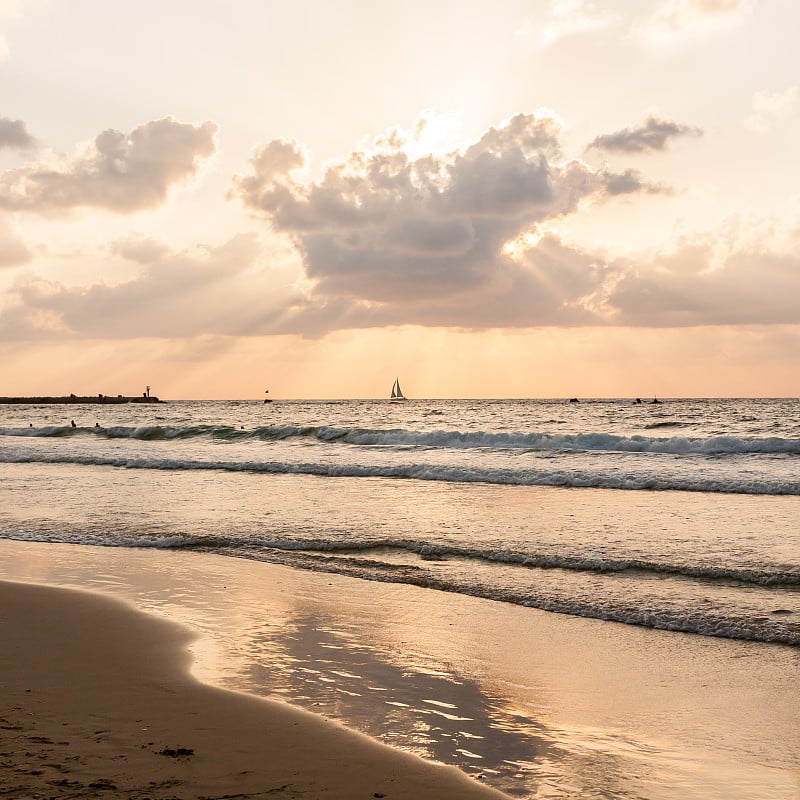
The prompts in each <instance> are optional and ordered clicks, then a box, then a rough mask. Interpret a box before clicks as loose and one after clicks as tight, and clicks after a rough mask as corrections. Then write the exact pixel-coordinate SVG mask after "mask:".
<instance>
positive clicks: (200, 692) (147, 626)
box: [0, 582, 501, 800]
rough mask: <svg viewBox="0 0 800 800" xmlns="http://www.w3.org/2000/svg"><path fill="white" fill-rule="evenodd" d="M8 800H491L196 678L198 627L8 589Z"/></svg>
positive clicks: (48, 590) (362, 740) (21, 587)
mask: <svg viewBox="0 0 800 800" xmlns="http://www.w3.org/2000/svg"><path fill="white" fill-rule="evenodd" d="M0 612H1V613H0V641H2V648H0V696H2V705H0V733H1V735H0V742H2V744H1V745H0V795H2V796H3V797H4V798H25V799H26V800H35V799H36V798H63V799H64V800H66V798H77V797H81V798H83V797H103V798H133V799H134V800H144V798H151V800H161V799H162V798H163V799H166V798H186V799H187V800H188V798H206V799H207V800H211V798H263V797H275V798H318V797H325V798H342V799H343V800H344V798H347V799H348V800H351V799H353V798H372V797H387V798H408V800H412V799H413V798H437V799H438V798H442V799H444V798H453V800H456V798H464V799H465V800H466V798H475V800H480V798H486V799H487V800H488V798H491V797H501V795H500V794H499V793H496V792H494V791H493V790H491V789H488V788H486V787H483V786H481V785H479V784H478V783H476V782H473V781H470V780H469V779H468V778H467V777H466V776H465V775H463V773H461V772H459V771H458V770H456V769H455V768H452V767H443V766H438V765H434V764H431V763H429V762H426V761H424V760H422V759H420V758H417V757H415V756H413V755H411V754H408V753H403V752H400V751H398V750H394V749H391V748H389V747H386V746H384V745H381V744H379V743H377V742H375V741H373V740H371V739H369V738H367V737H365V736H362V735H360V734H358V733H355V732H352V731H349V730H346V729H345V728H343V727H342V726H340V725H339V724H337V723H335V722H332V721H330V720H326V719H324V718H323V717H320V716H317V715H313V714H310V713H307V712H304V711H301V710H299V709H297V708H294V707H291V706H289V705H286V704H283V703H280V702H275V701H268V700H263V699H259V698H254V697H251V696H247V695H245V694H240V693H237V692H232V691H226V690H222V689H216V688H212V687H209V686H207V685H204V684H201V683H200V682H198V681H197V680H196V679H195V678H193V677H192V676H191V675H190V674H189V667H190V663H191V658H190V655H189V652H188V650H187V646H188V645H189V643H190V641H191V640H192V638H193V637H192V635H191V634H190V632H189V631H188V629H186V628H184V627H182V626H178V625H175V624H173V623H170V622H167V621H165V620H160V619H157V618H155V617H153V616H150V615H146V614H144V613H142V612H139V611H137V610H135V609H133V608H132V607H131V606H128V605H126V604H124V603H122V602H118V601H115V600H112V599H109V598H106V597H101V596H99V595H96V594H92V593H84V592H77V591H74V590H68V589H58V588H52V587H42V586H35V585H27V584H21V583H8V582H6V583H0Z"/></svg>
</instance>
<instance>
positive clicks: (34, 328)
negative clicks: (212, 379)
mask: <svg viewBox="0 0 800 800" xmlns="http://www.w3.org/2000/svg"><path fill="white" fill-rule="evenodd" d="M141 244H142V245H143V246H142V247H136V246H133V247H131V244H130V242H128V243H125V244H122V245H120V244H119V243H115V244H114V245H112V248H111V249H112V251H115V252H117V253H119V254H120V255H123V256H125V257H127V258H131V257H135V259H136V260H137V261H139V263H142V265H143V270H142V272H141V274H140V275H139V276H137V277H136V278H134V279H132V280H129V281H125V282H123V283H119V284H116V285H106V284H102V283H96V284H94V285H91V286H65V285H63V284H61V283H57V282H52V281H44V280H41V279H39V278H37V277H36V276H31V275H23V276H20V277H19V278H18V280H17V281H16V283H15V285H14V286H13V287H12V290H11V291H10V292H9V298H10V302H9V304H8V305H7V306H6V308H5V309H3V311H2V312H0V339H2V340H8V341H19V340H39V339H48V338H53V337H58V338H59V339H64V338H65V337H66V338H76V339H95V338H102V339H129V338H148V337H154V338H175V339H189V338H192V337H194V336H202V335H211V336H216V335H221V336H247V335H255V334H263V333H269V332H271V331H272V330H274V329H275V328H276V326H277V324H278V323H279V321H280V319H281V318H282V317H283V316H285V315H286V314H287V313H290V311H291V309H292V308H293V307H294V305H295V304H296V302H297V301H298V300H299V299H300V297H301V293H300V292H299V290H297V289H296V288H295V287H294V286H292V285H291V284H290V282H289V281H288V280H286V278H285V275H284V274H283V273H281V272H280V271H279V270H277V269H275V268H273V267H271V266H269V265H266V264H264V263H263V262H264V260H265V258H266V257H267V256H268V255H269V251H267V250H265V248H264V245H263V243H262V242H261V241H260V239H259V238H258V237H257V236H256V235H254V234H240V235H238V236H235V237H234V238H233V239H231V240H230V241H228V242H226V243H224V244H222V245H220V246H218V247H211V248H198V249H197V250H195V251H184V252H170V251H169V250H168V249H167V248H165V247H163V246H161V247H158V246H157V245H158V243H157V242H153V241H151V240H142V242H141ZM148 250H149V251H150V252H151V254H152V257H153V260H152V261H150V262H149V263H145V262H144V255H145V253H146V252H147V251H148Z"/></svg>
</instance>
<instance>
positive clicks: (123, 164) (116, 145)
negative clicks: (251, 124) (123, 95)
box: [0, 117, 217, 214]
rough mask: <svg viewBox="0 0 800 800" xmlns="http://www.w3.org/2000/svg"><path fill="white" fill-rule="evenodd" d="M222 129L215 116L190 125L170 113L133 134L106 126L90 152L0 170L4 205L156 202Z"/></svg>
mask: <svg viewBox="0 0 800 800" xmlns="http://www.w3.org/2000/svg"><path fill="white" fill-rule="evenodd" d="M216 130H217V126H216V125H215V124H214V123H212V122H205V123H203V124H201V125H190V124H186V123H181V122H178V121H177V120H175V119H172V118H171V117H168V118H166V119H161V120H155V121H153V122H147V123H145V124H144V125H140V126H139V127H137V128H135V129H134V130H133V131H131V132H130V133H128V134H125V133H122V132H120V131H116V130H107V131H104V132H103V133H101V134H99V135H98V136H97V137H96V139H95V140H94V143H93V145H92V146H91V147H90V148H89V149H88V151H87V152H85V153H83V154H82V155H80V156H78V157H76V158H74V159H73V160H72V161H71V162H69V163H67V164H65V165H63V166H61V167H59V168H51V167H49V166H48V167H45V166H42V165H33V166H26V167H23V168H21V169H15V170H9V171H7V172H5V173H3V174H2V175H0V207H2V208H6V209H10V210H16V211H33V212H37V213H42V214H47V213H54V212H55V213H57V212H61V211H65V210H68V209H73V208H79V207H93V208H102V209H106V210H109V211H115V212H119V213H129V212H133V211H140V210H142V209H149V208H155V207H157V206H159V205H161V204H162V203H163V202H164V201H165V200H166V199H167V195H168V193H169V190H170V189H171V188H172V186H174V185H176V184H179V183H181V182H183V181H185V180H187V179H189V178H191V177H193V176H194V175H195V174H196V173H197V172H198V171H199V169H200V168H201V166H202V164H203V163H204V162H205V161H206V159H208V158H209V157H210V156H211V155H212V154H213V153H214V152H215V149H216V144H215V133H216Z"/></svg>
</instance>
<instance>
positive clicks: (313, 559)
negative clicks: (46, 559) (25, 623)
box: [0, 534, 800, 647]
mask: <svg viewBox="0 0 800 800" xmlns="http://www.w3.org/2000/svg"><path fill="white" fill-rule="evenodd" d="M0 537H2V538H16V539H28V538H30V537H27V536H24V535H23V536H20V535H8V534H0ZM38 540H39V541H41V539H38ZM47 540H48V541H65V542H66V541H72V542H73V543H74V539H69V538H64V537H63V534H62V535H58V534H56V535H54V536H53V537H48V538H47ZM80 543H82V544H93V545H104V546H112V547H137V548H159V549H170V550H188V551H196V552H213V553H216V554H219V555H225V556H234V557H238V558H246V559H249V560H256V561H266V562H270V563H277V564H283V565H286V566H291V567H294V568H300V569H307V570H311V571H314V572H327V573H334V574H340V575H347V576H350V577H355V578H361V579H364V580H372V581H379V582H384V583H402V584H409V585H414V586H420V587H424V588H427V589H435V590H439V591H446V592H451V593H456V594H464V595H470V596H473V597H480V598H484V599H487V600H495V601H500V602H505V603H511V604H514V605H520V606H525V607H528V608H536V609H540V610H542V611H549V612H553V613H559V614H568V615H571V616H580V617H588V618H592V619H599V620H607V621H611V622H620V623H624V624H627V625H637V626H641V627H646V628H656V629H659V630H668V631H678V632H683V633H692V634H699V635H704V636H714V637H722V638H729V639H741V640H746V641H755V642H764V643H776V644H784V645H789V646H794V647H798V646H800V625H799V624H798V623H797V622H796V621H794V619H793V618H792V619H789V617H794V615H793V614H790V613H788V612H786V611H784V610H783V609H776V610H773V612H772V613H771V614H769V615H768V616H756V615H752V614H744V613H741V612H736V610H734V609H730V610H729V612H728V614H726V613H725V612H724V610H722V609H717V610H716V611H714V612H712V611H704V610H702V609H700V608H683V609H680V608H669V607H664V606H662V605H659V606H654V605H651V604H650V603H651V601H641V600H639V601H637V600H636V599H634V598H631V599H630V600H629V601H627V602H626V601H622V602H620V600H619V599H617V600H613V599H609V596H603V595H602V594H601V595H598V596H597V597H596V598H594V599H586V598H580V597H575V596H572V595H571V594H569V593H567V594H566V595H565V594H560V595H559V594H553V593H552V591H551V592H549V593H548V592H547V591H544V590H542V589H540V588H538V586H537V584H536V583H535V582H534V583H533V584H531V585H529V586H528V587H526V588H524V589H521V588H514V587H513V586H508V585H505V586H504V585H501V584H500V583H499V582H497V581H492V580H491V574H490V575H489V580H488V581H487V580H486V578H483V579H481V578H480V577H477V576H476V575H474V574H473V577H471V578H470V579H468V580H464V579H463V578H462V579H459V577H458V576H457V575H456V574H450V573H447V572H441V571H437V572H436V573H432V572H430V571H428V570H425V569H424V566H423V565H413V564H396V563H395V564H392V563H387V562H385V561H381V560H380V558H379V556H380V552H379V551H380V550H382V549H383V550H386V549H389V548H393V547H394V548H397V547H400V548H401V549H404V550H408V551H411V552H415V553H417V554H418V555H419V556H420V557H421V559H422V560H423V562H424V560H425V558H426V557H428V558H435V559H437V560H438V559H442V558H446V557H448V556H450V557H458V558H464V557H477V558H479V559H481V560H487V561H493V560H494V561H501V562H510V563H517V564H518V565H519V566H521V567H530V566H537V567H539V568H545V569H549V568H560V569H577V570H578V571H583V570H589V571H592V572H594V571H599V572H606V571H609V568H610V571H616V572H620V571H621V572H624V571H626V570H629V569H630V570H637V571H648V570H650V571H651V572H653V573H658V574H661V575H663V574H667V575H669V576H670V577H678V578H685V579H689V580H696V579H698V578H703V579H706V580H711V581H717V580H720V579H724V580H733V581H738V582H741V583H744V584H745V585H748V586H749V589H748V591H755V590H756V588H757V587H766V586H768V587H769V589H770V590H775V589H777V590H780V589H784V590H789V591H792V592H793V591H794V590H796V588H797V586H798V585H799V584H800V574H797V573H791V572H790V573H784V572H777V571H776V572H768V571H759V570H746V569H732V570H722V569H714V568H706V567H693V566H687V565H683V566H679V565H665V564H648V563H646V562H639V561H630V562H626V561H622V560H620V561H616V562H600V561H598V560H596V559H582V558H580V557H577V556H576V557H550V556H536V555H526V556H523V555H522V554H513V553H508V554H498V553H492V552H488V551H486V552H482V551H470V550H469V549H468V548H450V547H444V548H439V547H431V546H430V545H428V544H425V543H419V542H405V543H398V542H396V541H388V540H387V541H383V542H375V541H373V542H362V543H361V545H360V546H359V544H358V543H354V542H350V543H348V544H344V543H341V544H340V543H335V542H327V543H326V542H322V543H321V542H317V541H313V542H312V541H290V540H268V539H265V540H258V539H253V538H248V539H245V540H242V539H239V540H236V539H233V538H226V537H200V536H188V535H180V534H173V535H168V536H163V537H159V536H149V537H129V538H125V537H120V538H118V539H116V540H113V541H109V540H107V539H101V538H100V537H94V536H90V537H88V539H84V540H83V541H81V542H80ZM369 551H372V553H373V556H374V557H372V558H370V557H369ZM473 552H474V553H477V556H475V555H472V554H473ZM534 562H537V563H534ZM471 574H472V573H471ZM754 584H755V585H754ZM618 594H619V593H617V595H618Z"/></svg>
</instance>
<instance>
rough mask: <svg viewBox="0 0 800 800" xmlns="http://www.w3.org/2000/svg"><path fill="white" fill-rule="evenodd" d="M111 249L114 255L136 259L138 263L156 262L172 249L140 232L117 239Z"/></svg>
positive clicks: (129, 259) (130, 259)
mask: <svg viewBox="0 0 800 800" xmlns="http://www.w3.org/2000/svg"><path fill="white" fill-rule="evenodd" d="M109 250H110V251H111V253H112V254H113V255H116V256H120V257H121V258H124V259H127V260H128V261H135V262H136V263H138V264H155V263H156V262H158V261H161V260H162V259H163V258H164V257H165V256H166V255H167V254H168V253H170V249H169V247H167V246H166V245H164V244H162V243H161V242H159V241H156V240H155V239H150V238H148V237H145V236H141V235H140V234H131V235H129V236H126V237H125V238H124V239H117V240H116V241H115V242H112V243H111V245H110V247H109Z"/></svg>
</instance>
